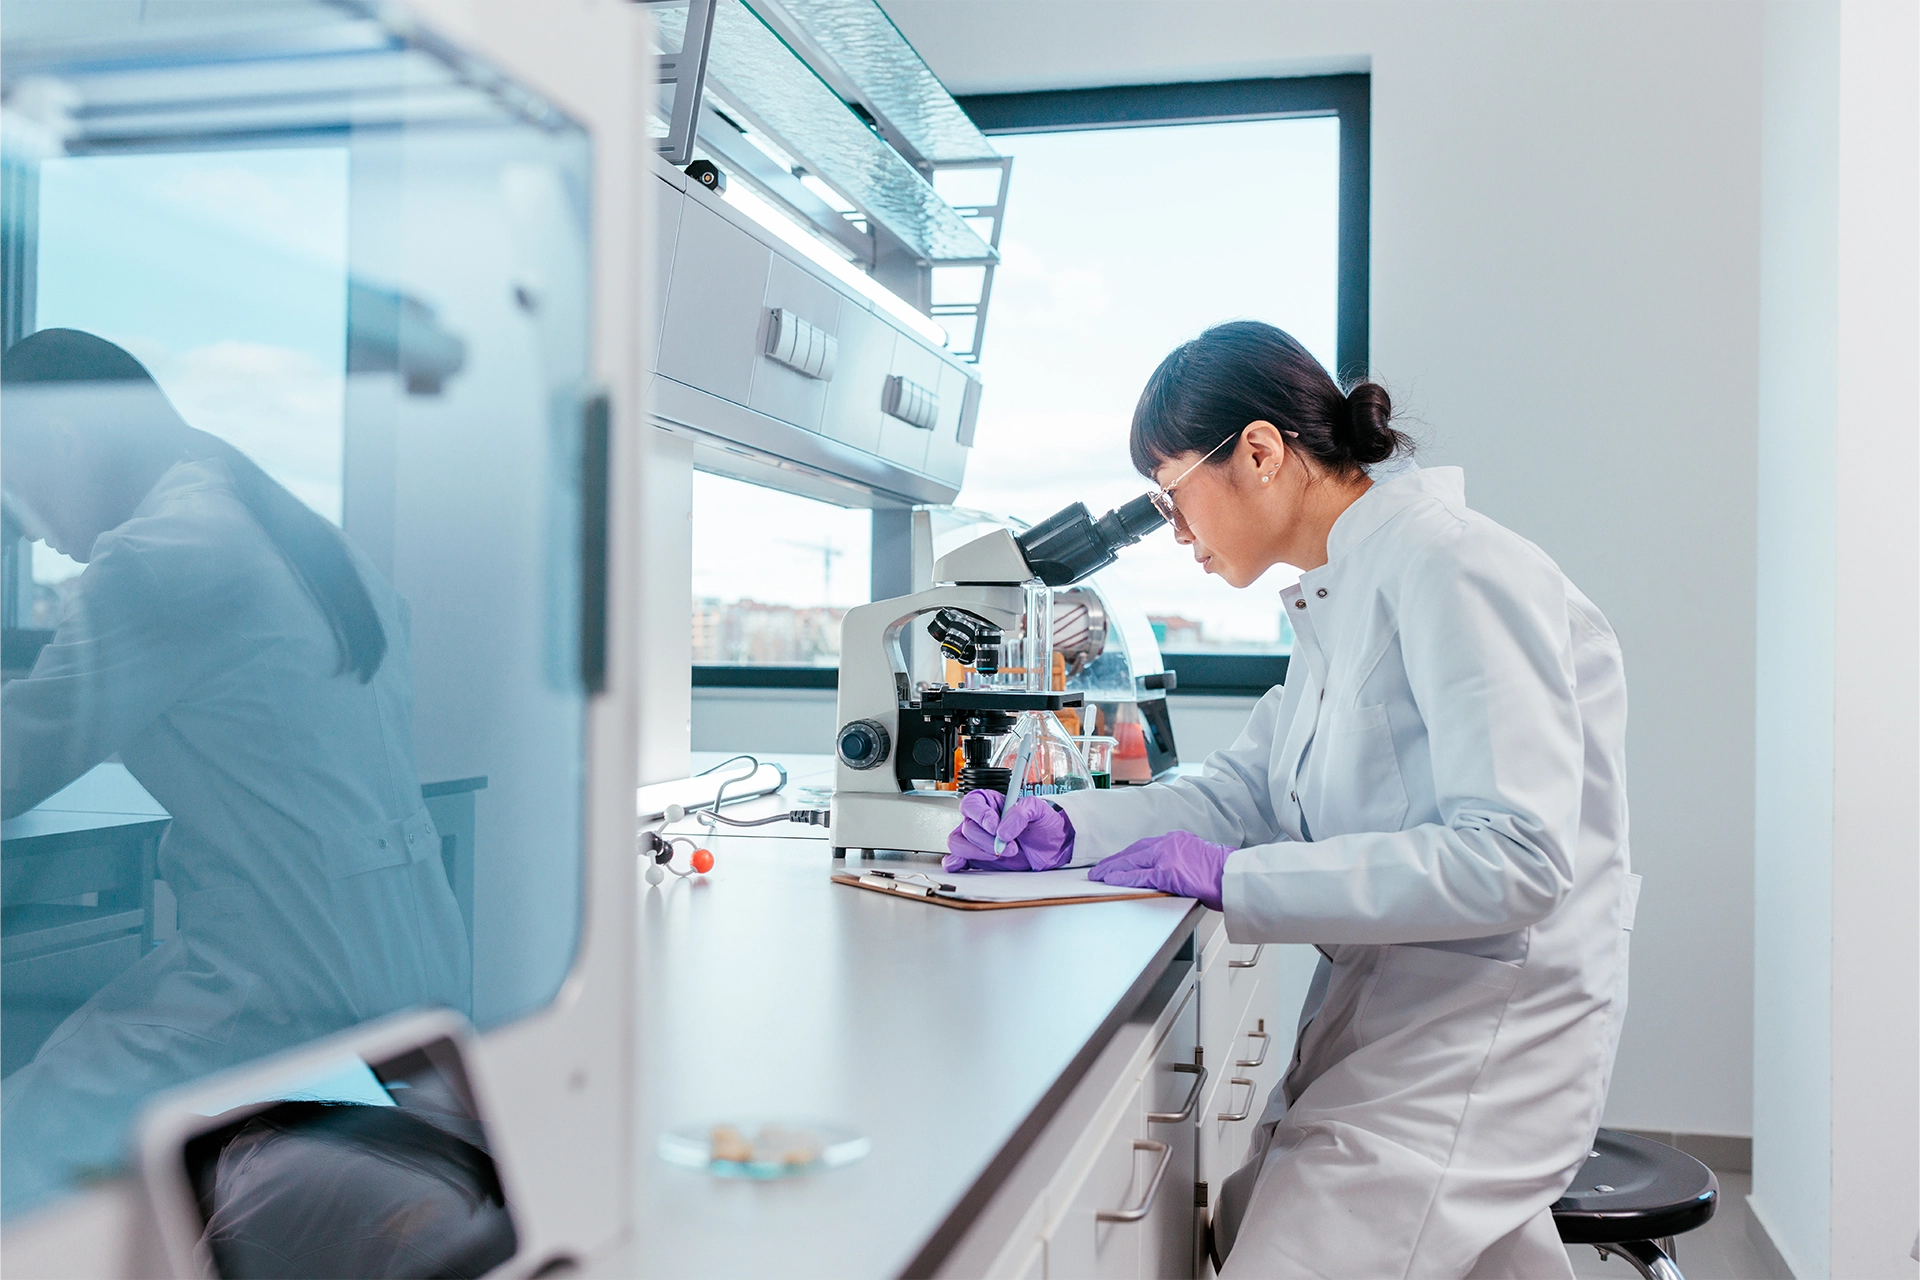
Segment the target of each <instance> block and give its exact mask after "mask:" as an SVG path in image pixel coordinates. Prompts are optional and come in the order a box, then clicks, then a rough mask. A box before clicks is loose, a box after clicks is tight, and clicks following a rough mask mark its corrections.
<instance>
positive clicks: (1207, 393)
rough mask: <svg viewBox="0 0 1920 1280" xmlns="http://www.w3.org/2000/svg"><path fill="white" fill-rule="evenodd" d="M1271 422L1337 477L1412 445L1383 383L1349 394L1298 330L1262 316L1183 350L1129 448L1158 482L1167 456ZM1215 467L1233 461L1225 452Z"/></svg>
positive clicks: (1148, 403)
mask: <svg viewBox="0 0 1920 1280" xmlns="http://www.w3.org/2000/svg"><path fill="white" fill-rule="evenodd" d="M1263 421H1264V422H1271V423H1272V424H1273V425H1274V426H1275V427H1278V428H1279V429H1280V430H1281V431H1282V432H1283V433H1286V434H1285V439H1286V443H1287V446H1288V447H1289V448H1291V449H1295V450H1297V451H1298V452H1300V453H1302V454H1304V455H1306V456H1307V457H1309V458H1312V459H1313V460H1314V461H1315V462H1317V463H1319V464H1320V465H1321V466H1322V467H1325V468H1326V469H1327V470H1328V471H1330V472H1332V473H1334V474H1336V475H1352V474H1353V473H1355V472H1357V471H1359V470H1361V469H1362V468H1364V467H1370V466H1372V465H1373V464H1374V463H1376V462H1385V461H1386V460H1387V459H1388V458H1391V457H1392V456H1393V455H1394V454H1396V453H1403V452H1407V451H1410V450H1411V449H1412V448H1413V441H1412V440H1411V439H1410V438H1408V436H1407V435H1406V434H1405V433H1403V432H1400V431H1397V430H1395V429H1394V427H1393V425H1392V422H1393V402H1392V400H1390V399H1389V398H1388V397H1387V389H1386V388H1385V387H1383V386H1381V385H1380V384H1379V383H1377V382H1370V381H1367V380H1366V379H1364V378H1363V379H1361V380H1359V381H1358V382H1355V383H1354V384H1353V385H1352V386H1350V387H1349V388H1348V389H1347V390H1346V391H1344V392H1343V391H1342V390H1341V389H1340V386H1339V384H1338V383H1336V382H1335V381H1334V380H1333V375H1332V374H1330V373H1328V372H1327V371H1326V369H1325V367H1324V366H1322V365H1321V363H1320V362H1319V361H1318V360H1316V359H1314V358H1313V355H1312V353H1310V352H1309V351H1308V350H1307V349H1306V348H1305V347H1303V346H1301V345H1300V343H1299V341H1298V340H1297V339H1295V338H1294V337H1293V335H1292V334H1289V333H1287V332H1285V331H1284V330H1281V329H1277V328H1275V327H1274V326H1272V325H1270V324H1263V323H1261V322H1260V321H1258V320H1233V321H1229V322H1228V323H1226V324H1217V325H1215V326H1213V328H1211V329H1208V330H1207V331H1206V332H1205V333H1203V334H1201V335H1200V336H1199V337H1197V338H1195V339H1193V340H1192V341H1191V342H1183V343H1181V344H1180V345H1179V346H1178V347H1175V348H1174V349H1173V352H1172V353H1171V354H1170V355H1168V356H1167V358H1166V359H1165V360H1162V361H1161V362H1160V367H1159V368H1157V369H1155V370H1154V371H1153V376H1152V377H1151V378H1148V379H1147V385H1146V389H1145V390H1143V391H1142V392H1141V393H1140V402H1139V404H1137V405H1136V406H1135V407H1134V410H1133V431H1132V434H1131V437H1130V439H1129V440H1128V446H1129V448H1130V449H1131V451H1132V453H1133V465H1134V467H1135V468H1136V469H1138V471H1139V472H1140V474H1141V475H1143V476H1148V477H1151V476H1152V475H1153V471H1154V468H1155V467H1158V466H1159V465H1160V464H1161V463H1163V462H1165V461H1166V460H1167V459H1169V458H1178V457H1180V456H1182V455H1184V454H1188V453H1197V454H1206V453H1208V452H1209V451H1211V450H1213V449H1214V448H1217V447H1218V446H1220V445H1222V444H1224V443H1225V442H1226V441H1228V440H1231V439H1234V438H1236V437H1237V436H1239V434H1240V433H1241V432H1242V431H1244V430H1246V428H1247V426H1248V425H1249V424H1250V423H1254V422H1263ZM1212 461H1213V462H1214V463H1215V464H1216V465H1218V464H1219V463H1222V462H1224V461H1226V453H1225V451H1224V450H1222V452H1221V453H1219V454H1215V455H1214V457H1213V459H1212Z"/></svg>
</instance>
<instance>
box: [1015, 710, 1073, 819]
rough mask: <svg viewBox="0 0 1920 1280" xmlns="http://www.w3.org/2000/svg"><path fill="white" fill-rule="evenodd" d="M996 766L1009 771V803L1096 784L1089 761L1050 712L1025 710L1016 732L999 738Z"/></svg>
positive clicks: (1017, 724) (1016, 724)
mask: <svg viewBox="0 0 1920 1280" xmlns="http://www.w3.org/2000/svg"><path fill="white" fill-rule="evenodd" d="M993 766H994V768H996V769H1006V770H1009V771H1010V778H1011V781H1010V782H1009V783H1008V787H1007V790H1008V796H1007V800H1008V803H1012V802H1013V801H1015V800H1024V799H1026V798H1027V797H1028V796H1054V795H1059V794H1061V793H1062V792H1066V791H1091V790H1092V789H1093V785H1094V782H1093V776H1092V775H1091V774H1090V773H1088V772H1087V762H1086V759H1085V758H1084V757H1083V756H1082V755H1081V754H1080V749H1079V748H1078V747H1077V746H1075V745H1074V741H1073V738H1072V737H1071V736H1070V735H1069V734H1068V733H1067V731H1066V730H1065V729H1064V728H1062V727H1061V725H1060V720H1059V717H1057V716H1055V715H1054V714H1053V712H1051V711H1022V712H1021V713H1020V718H1019V719H1018V720H1016V721H1014V724H1013V731H1012V732H1011V733H1009V734H1007V735H1006V736H1005V737H1003V738H1001V739H1000V745H999V747H998V748H997V749H996V750H995V751H994V753H993Z"/></svg>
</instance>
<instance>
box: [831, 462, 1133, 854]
mask: <svg viewBox="0 0 1920 1280" xmlns="http://www.w3.org/2000/svg"><path fill="white" fill-rule="evenodd" d="M1164 523H1165V519H1164V517H1162V516H1161V514H1160V512H1159V511H1158V510H1156V509H1155V508H1154V505H1153V500H1152V497H1151V496H1150V495H1142V496H1141V497H1138V498H1135V499H1134V500H1133V501H1132V502H1129V503H1127V504H1126V505H1124V506H1122V507H1119V508H1117V509H1115V510H1113V511H1109V512H1108V513H1107V514H1106V515H1104V516H1102V517H1100V518H1099V519H1098V520H1095V519H1094V518H1093V515H1092V513H1091V512H1089V511H1088V510H1087V507H1086V504H1085V503H1080V502H1076V503H1074V504H1073V505H1072V506H1070V507H1067V508H1065V509H1064V510H1062V511H1059V512H1057V513H1055V514H1054V515H1051V516H1049V517H1047V518H1046V519H1045V520H1043V521H1041V522H1040V523H1039V524H1037V525H1035V526H1033V527H1032V528H1031V529H1028V530H1027V531H1026V532H1025V533H1022V534H1018V535H1016V534H1013V533H1010V532H1008V531H1007V530H1005V529H996V530H994V531H993V532H992V533H989V534H987V535H985V536H984V537H980V538H976V539H974V540H973V541H972V542H969V543H967V544H965V545H964V546H961V547H958V548H956V549H955V550H953V551H952V552H950V553H949V554H947V555H945V556H942V557H941V558H940V559H939V560H937V561H935V562H934V566H933V580H934V585H933V586H932V587H931V588H929V589H928V590H926V591H917V592H915V593H913V594H912V595H906V596H898V597H896V598H894V599H891V600H876V601H874V602H873V603H872V604H866V605H861V606H859V607H858V608H854V609H850V610H848V611H847V615H846V617H845V618H844V619H842V621H841V624H840V699H839V725H840V728H839V732H838V733H837V734H836V742H835V755H836V757H837V759H836V764H835V770H834V792H833V813H832V823H831V825H832V842H833V856H834V857H835V858H845V857H846V856H847V855H848V851H849V850H856V851H857V850H864V851H867V852H868V853H876V852H879V851H881V850H887V851H899V852H906V853H945V852H946V851H947V837H948V835H950V834H951V833H952V832H953V830H954V828H955V827H957V826H958V825H959V824H960V797H961V796H962V795H963V794H964V793H965V792H967V791H970V790H973V789H974V788H975V787H977V786H987V787H993V788H995V789H1001V790H1004V789H1005V787H1006V785H1007V782H1008V780H1009V779H1008V776H1007V775H1008V771H1007V770H1005V769H997V770H996V769H992V768H991V767H990V766H989V759H990V757H991V754H992V751H993V745H994V740H995V739H996V738H997V737H998V736H999V735H1001V734H1004V733H1006V732H1007V731H1008V730H1010V729H1011V728H1012V727H1013V724H1014V721H1015V720H1016V719H1017V718H1018V716H1019V715H1020V714H1021V713H1022V712H1026V711H1059V710H1061V709H1062V708H1064V707H1069V706H1076V705H1078V704H1079V703H1080V701H1081V699H1082V697H1083V695H1082V694H1079V693H1061V692H1057V691H1055V690H1054V689H1053V688H1052V671H1053V634H1052V632H1053V626H1052V609H1053V589H1054V588H1055V587H1064V586H1069V585H1071V584H1073V583H1075V582H1079V581H1080V580H1081V579H1083V578H1085V577H1087V576H1088V575H1090V574H1093V573H1095V572H1097V571H1099V570H1101V569H1104V568H1105V567H1106V566H1108V565H1110V564H1112V563H1113V561H1114V559H1115V557H1116V555H1117V554H1118V552H1119V551H1120V549H1121V548H1123V547H1128V546H1131V545H1132V544H1134V543H1135V542H1138V541H1139V540H1140V539H1141V538H1143V537H1145V536H1146V535H1147V534H1149V533H1151V532H1153V531H1154V530H1155V529H1157V528H1159V527H1160V526H1161V525H1162V524H1164ZM928 614H932V615H933V617H932V619H931V620H930V621H929V622H928V624H927V634H928V635H929V636H930V637H931V638H932V640H933V641H934V643H936V644H938V645H939V646H940V649H941V652H942V653H943V654H945V656H946V657H948V658H951V659H953V660H954V661H955V662H957V663H959V664H960V665H961V666H962V667H963V668H965V669H968V670H970V671H972V672H975V673H977V674H978V675H980V676H983V677H992V676H994V675H996V674H997V673H999V672H1000V669H1001V652H1002V646H1003V645H1004V643H1005V637H1006V636H1007V635H1009V634H1012V633H1015V632H1018V633H1019V634H1020V637H1021V639H1020V665H1021V667H1022V668H1023V669H1024V678H1023V681H1022V687H1007V686H1005V685H1004V684H989V686H988V687H958V688H956V687H953V686H950V685H947V684H944V683H935V684H921V685H919V686H918V687H916V686H915V685H914V682H913V677H912V674H911V673H912V664H911V663H910V661H909V660H908V653H907V651H906V649H905V646H904V644H903V642H904V641H905V640H906V639H907V638H908V636H909V635H910V634H911V630H912V628H913V626H914V624H915V623H916V621H917V620H918V619H920V618H922V617H925V616H926V615H928ZM969 683H972V682H969ZM956 757H958V758H959V759H960V760H962V761H964V763H959V764H956ZM939 783H949V784H957V786H958V789H957V790H951V791H944V790H936V789H933V786H934V784H939ZM923 784H925V785H923Z"/></svg>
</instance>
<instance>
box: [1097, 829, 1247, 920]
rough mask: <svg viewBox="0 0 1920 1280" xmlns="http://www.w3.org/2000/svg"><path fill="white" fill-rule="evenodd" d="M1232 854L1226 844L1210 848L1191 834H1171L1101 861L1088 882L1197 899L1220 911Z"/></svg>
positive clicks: (1150, 839)
mask: <svg viewBox="0 0 1920 1280" xmlns="http://www.w3.org/2000/svg"><path fill="white" fill-rule="evenodd" d="M1232 852H1233V850H1232V849H1230V848H1228V847H1227V846H1226V845H1224V844H1211V843H1209V842H1208V841H1205V840H1202V839H1201V838H1200V837H1199V836H1196V835H1193V834H1191V833H1190V832H1186V831H1169V832H1168V833H1167V834H1166V835H1164V836H1149V837H1147V838H1146V839H1145V840H1135V841H1134V842H1133V843H1132V844H1130V845H1128V846H1127V847H1126V848H1124V849H1122V850H1121V851H1120V852H1118V853H1116V854H1114V855H1113V856H1112V857H1111V858H1102V859H1101V860H1100V861H1099V862H1098V863H1096V864H1095V865H1094V868H1093V870H1091V871H1089V872H1087V879H1089V880H1098V881H1100V882H1101V883H1102V884H1117V885H1124V886H1125V887H1127V888H1129V889H1158V890H1159V891H1160V892H1161V893H1171V894H1174V895H1176V896H1178V897H1182V898H1198V899H1199V900H1200V902H1201V905H1203V906H1208V907H1212V908H1213V909H1214V910H1215V911H1219V910H1221V909H1222V908H1221V905H1220V882H1221V880H1222V879H1223V878H1224V877H1225V876H1226V873H1227V855H1228V854H1230V853H1232Z"/></svg>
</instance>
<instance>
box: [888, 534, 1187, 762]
mask: <svg viewBox="0 0 1920 1280" xmlns="http://www.w3.org/2000/svg"><path fill="white" fill-rule="evenodd" d="M913 520H914V524H913V526H912V527H913V531H914V538H915V539H916V547H921V546H924V553H922V552H919V551H916V555H921V554H924V559H923V560H922V561H920V563H924V564H925V565H926V566H927V568H923V569H916V571H915V573H916V579H915V585H916V586H928V585H931V583H932V578H931V575H930V573H929V570H930V569H931V566H932V564H933V562H934V561H935V560H936V559H937V558H938V557H939V556H941V555H944V554H945V553H947V552H949V551H952V550H954V549H956V548H957V547H959V546H961V545H963V544H964V543H966V542H968V541H971V540H972V539H974V538H978V537H981V536H984V535H985V534H986V533H989V532H991V531H992V530H993V529H996V528H1005V529H1011V530H1012V531H1013V532H1014V533H1015V535H1016V536H1018V535H1021V534H1024V533H1025V532H1026V526H1025V525H1023V524H1021V523H1020V522H1019V521H1016V520H1010V519H1006V518H1003V517H999V516H992V515H988V514H986V513H984V512H979V511H969V510H966V509H964V508H959V507H927V508H922V509H920V510H917V511H915V512H914V513H913ZM1052 612H1053V628H1052V630H1053V671H1054V683H1053V685H1052V687H1053V688H1055V689H1057V690H1064V691H1065V692H1068V693H1080V694H1082V695H1084V698H1083V701H1082V702H1081V703H1080V705H1079V706H1077V707H1069V708H1066V709H1064V710H1062V711H1061V712H1060V713H1059V716H1060V720H1061V722H1062V723H1063V724H1064V725H1065V726H1066V728H1067V731H1068V732H1069V733H1071V734H1074V735H1075V736H1103V737H1115V738H1117V739H1119V741H1118V744H1117V745H1116V747H1115V748H1114V753H1113V758H1119V757H1121V756H1123V755H1124V760H1125V762H1124V764H1123V765H1119V766H1117V767H1116V768H1114V769H1113V770H1112V771H1111V781H1112V783H1114V784H1115V785H1119V784H1139V783H1145V782H1151V781H1152V780H1153V779H1155V778H1161V777H1165V776H1166V775H1167V774H1169V773H1171V772H1172V771H1173V770H1174V769H1175V768H1176V767H1177V766H1178V765H1179V763H1180V756H1179V752H1178V749H1177V747H1176V744H1175V742H1174V736H1173V720H1172V717H1171V716H1170V715H1169V714H1168V711H1167V694H1168V692H1169V691H1170V690H1172V689H1173V688H1174V673H1173V672H1172V671H1169V670H1167V668H1166V665H1165V662H1164V660H1163V659H1162V657H1161V653H1160V644H1159V641H1158V639H1157V638H1156V637H1155V635H1154V630H1153V623H1152V622H1151V620H1149V619H1148V617H1147V614H1146V610H1144V609H1142V608H1141V607H1140V606H1139V605H1137V604H1135V603H1134V602H1133V601H1132V600H1130V599H1129V598H1128V597H1127V595H1126V592H1125V589H1124V588H1123V587H1122V586H1120V585H1119V584H1117V583H1115V582H1114V581H1112V580H1111V578H1110V577H1109V576H1108V575H1106V574H1103V573H1095V574H1093V575H1092V576H1091V577H1087V578H1083V579H1080V580H1079V581H1076V582H1074V583H1072V584H1070V585H1068V586H1066V587H1062V588H1059V589H1056V590H1055V591H1054V593H1053V601H1052ZM1010 665H1011V664H1010ZM928 674H932V673H930V672H929V673H928ZM954 675H955V673H954V672H953V671H952V670H951V669H949V671H948V673H947V678H948V681H949V683H953V682H954ZM1122 725H1125V726H1128V727H1126V728H1124V729H1121V728H1120V726H1122ZM1123 735H1124V736H1123ZM1094 772H1098V770H1095V771H1094Z"/></svg>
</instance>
